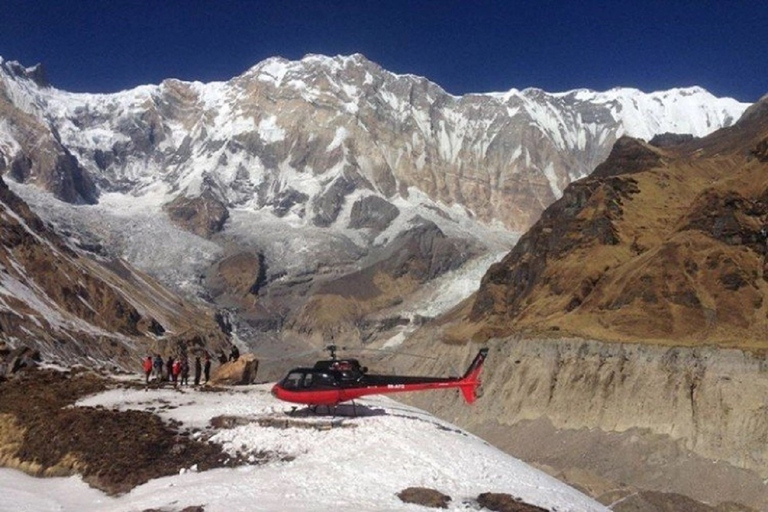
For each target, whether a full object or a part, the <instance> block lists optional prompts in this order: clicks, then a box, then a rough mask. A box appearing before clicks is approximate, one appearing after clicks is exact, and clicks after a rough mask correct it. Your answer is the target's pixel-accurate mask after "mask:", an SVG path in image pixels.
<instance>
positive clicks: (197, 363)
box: [195, 356, 203, 386]
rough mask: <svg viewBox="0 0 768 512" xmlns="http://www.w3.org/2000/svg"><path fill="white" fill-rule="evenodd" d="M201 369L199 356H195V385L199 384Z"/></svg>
mask: <svg viewBox="0 0 768 512" xmlns="http://www.w3.org/2000/svg"><path fill="white" fill-rule="evenodd" d="M202 371H203V365H202V363H201V362H200V356H195V386H199V385H200V372H202Z"/></svg>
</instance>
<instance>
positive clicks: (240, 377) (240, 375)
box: [209, 354, 259, 386]
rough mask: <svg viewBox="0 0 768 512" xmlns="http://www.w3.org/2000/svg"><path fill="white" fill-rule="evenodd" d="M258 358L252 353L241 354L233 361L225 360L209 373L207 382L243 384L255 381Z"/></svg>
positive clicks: (227, 384)
mask: <svg viewBox="0 0 768 512" xmlns="http://www.w3.org/2000/svg"><path fill="white" fill-rule="evenodd" d="M258 370H259V360H258V359H257V358H256V356H255V355H253V354H243V355H241V356H240V357H238V358H237V360H235V361H227V362H226V363H223V364H221V365H220V366H218V367H217V368H216V369H215V370H214V371H213V374H212V375H211V380H210V381H209V383H210V384H211V385H214V386H215V385H220V386H222V385H223V386H244V385H247V384H253V383H254V382H256V373H257V372H258Z"/></svg>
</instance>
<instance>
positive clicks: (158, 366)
mask: <svg viewBox="0 0 768 512" xmlns="http://www.w3.org/2000/svg"><path fill="white" fill-rule="evenodd" d="M153 366H154V367H155V375H156V377H157V378H156V379H155V380H156V381H157V382H162V380H163V358H162V357H160V354H155V362H154V363H153Z"/></svg>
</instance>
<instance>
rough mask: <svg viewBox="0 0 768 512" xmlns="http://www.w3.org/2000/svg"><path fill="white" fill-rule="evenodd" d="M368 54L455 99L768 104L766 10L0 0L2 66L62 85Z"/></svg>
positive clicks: (220, 76) (617, 1)
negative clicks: (518, 95)
mask: <svg viewBox="0 0 768 512" xmlns="http://www.w3.org/2000/svg"><path fill="white" fill-rule="evenodd" d="M357 52H359V53H362V54H364V55H365V56H366V57H368V58H369V59H371V60H373V61H375V62H377V63H378V64H380V65H381V66H383V67H384V68H386V69H388V70H390V71H394V72H397V73H413V74H416V75H421V76H424V77H426V78H428V79H430V80H432V81H433V82H436V83H437V84H439V85H440V86H442V87H443V88H444V89H446V90H447V91H448V92H451V93H454V94H463V93H466V92H488V91H505V90H508V89H511V88H513V87H514V88H518V89H524V88H526V87H539V88H542V89H545V90H547V91H550V92H559V91H565V90H569V89H575V88H579V87H586V88H590V89H596V90H606V89H610V88H611V87H616V86H625V87H636V88H639V89H641V90H644V91H646V92H650V91H654V90H660V89H668V88H672V87H684V86H690V85H700V86H702V87H704V88H706V89H708V90H709V91H711V92H712V93H713V94H716V95H718V96H731V97H734V98H737V99H739V100H742V101H749V102H752V101H756V100H757V99H759V98H760V97H761V96H762V95H763V94H765V93H768V4H766V3H765V2H764V1H738V0H722V1H708V0H696V1H693V0H691V1H689V0H672V1H639V0H638V1H623V0H613V1H587V0H585V1H578V0H569V1H558V2H555V1H545V0H538V1H518V2H516V1H512V0H509V1H482V0H474V1H463V2H459V1H453V0H439V1H426V0H422V1H418V0H413V1H411V2H405V1H399V0H382V1H379V2H368V1H363V0H354V1H344V2H341V1H332V0H315V1H290V0H283V1H274V2H266V1H236V0H215V1H213V0H212V1H200V0H151V1H150V0H145V1H140V0H133V1H124V0H104V1H90V0H78V1H74V0H56V1H53V0H52V1H45V0H37V1H35V0H3V1H2V3H0V56H2V57H3V58H5V59H7V60H18V61H20V62H21V63H22V64H24V65H25V66H30V65H33V64H36V63H38V62H42V63H43V64H44V65H45V67H46V69H47V72H48V77H49V79H50V81H51V82H52V83H53V85H54V86H56V87H58V88H60V89H65V90H69V91H87V92H112V91H118V90H122V89H128V88H131V87H134V86H136V85H140V84H147V83H159V82H161V81H162V80H163V79H165V78H180V79H183V80H200V81H203V82H207V81H211V80H227V79H229V78H231V77H233V76H236V75H238V74H240V73H242V72H243V71H245V70H246V69H248V68H249V67H251V66H253V65H255V64H256V63H258V62H260V61H261V60H263V59H265V58H268V57H271V56H282V57H286V58H289V59H300V58H301V57H302V56H304V55H305V54H307V53H320V54H326V55H338V54H344V55H347V54H352V53H357Z"/></svg>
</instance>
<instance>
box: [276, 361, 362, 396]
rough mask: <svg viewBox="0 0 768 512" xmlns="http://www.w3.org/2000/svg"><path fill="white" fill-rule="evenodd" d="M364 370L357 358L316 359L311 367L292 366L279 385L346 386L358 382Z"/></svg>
mask: <svg viewBox="0 0 768 512" xmlns="http://www.w3.org/2000/svg"><path fill="white" fill-rule="evenodd" d="M366 371H368V368H366V367H364V366H360V362H359V361H358V360H357V359H334V360H328V361H317V362H316V363H315V366H314V367H312V368H294V369H293V370H291V371H290V372H288V375H286V376H285V378H284V379H283V380H282V382H281V385H282V386H283V387H284V388H285V389H288V390H302V389H329V388H335V387H346V386H350V385H353V384H354V383H356V382H359V381H360V380H361V379H362V377H363V376H364V375H365V372H366Z"/></svg>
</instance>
